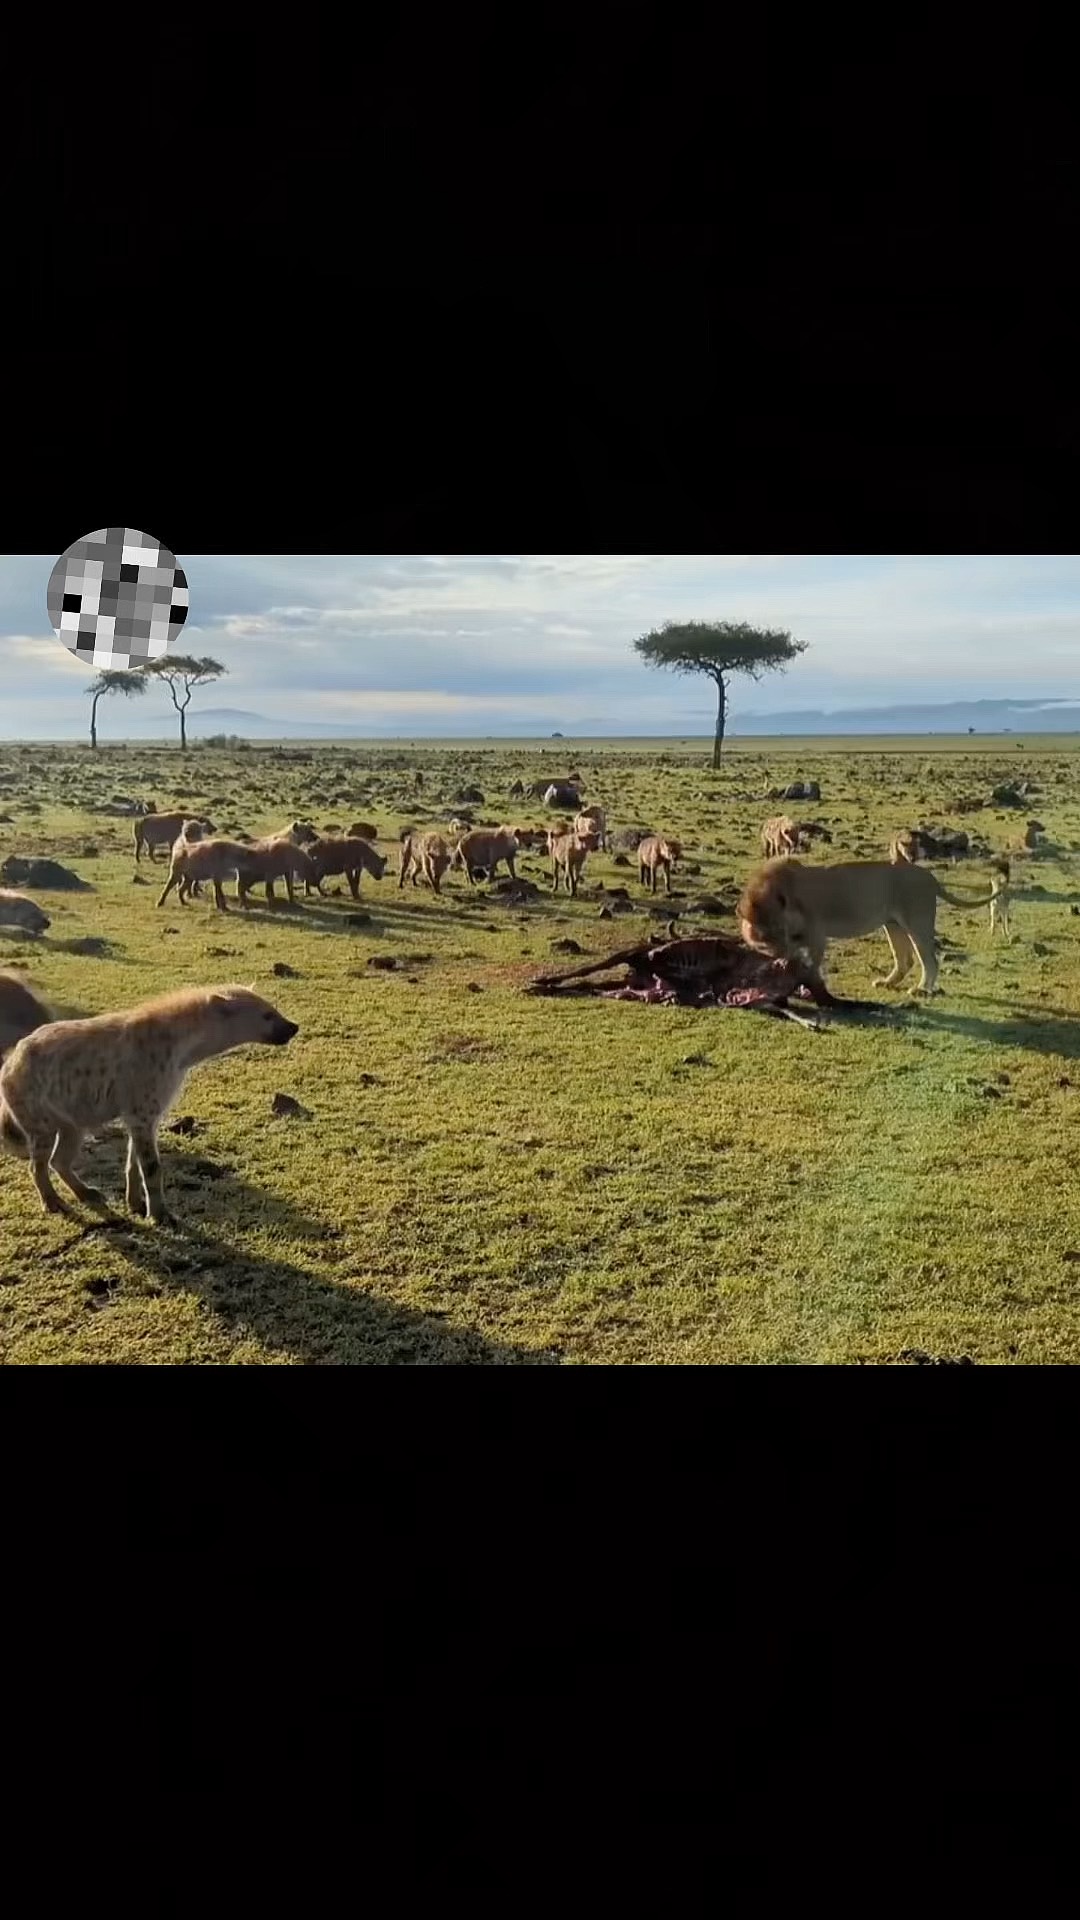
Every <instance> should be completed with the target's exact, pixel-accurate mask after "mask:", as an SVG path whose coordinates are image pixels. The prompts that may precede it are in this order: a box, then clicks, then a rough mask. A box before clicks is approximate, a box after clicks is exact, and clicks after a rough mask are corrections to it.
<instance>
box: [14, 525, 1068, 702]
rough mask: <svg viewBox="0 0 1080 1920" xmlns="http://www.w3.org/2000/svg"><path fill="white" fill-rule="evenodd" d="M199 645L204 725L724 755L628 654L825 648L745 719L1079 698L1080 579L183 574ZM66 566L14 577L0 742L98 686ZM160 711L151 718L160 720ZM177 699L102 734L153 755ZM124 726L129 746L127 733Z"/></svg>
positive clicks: (916, 563) (967, 559)
mask: <svg viewBox="0 0 1080 1920" xmlns="http://www.w3.org/2000/svg"><path fill="white" fill-rule="evenodd" d="M180 557H181V560H182V563H183V565H184V566H185V568H186V571H187V577H188V582H189V586H190V591H191V614H190V618H189V621H188V625H187V627H186V629H185V635H184V640H183V645H184V646H185V648H187V649H189V650H190V651H192V652H196V653H208V654H212V655H214V656H215V657H216V658H218V659H220V660H222V661H224V662H225V664H226V665H227V666H228V669H229V674H228V678H227V679H226V680H225V681H223V682H222V683H220V685H218V686H216V687H211V688H207V689H204V690H202V691H200V692H197V693H196V695H195V698H194V704H193V708H192V711H193V712H194V711H195V710H196V709H197V707H198V706H200V705H201V706H203V707H230V708H239V709H246V710H248V711H250V712H256V713H260V714H263V715H265V716H267V717H268V718H271V719H275V718H277V719H282V718H287V719H290V720H293V721H298V720H303V721H308V722H339V721H341V720H342V719H346V718H347V719H348V720H349V721H350V723H355V724H356V726H357V728H358V730H359V731H361V732H367V733H370V734H372V735H375V734H402V735H404V736H406V737H409V738H415V737H418V736H422V735H435V736H439V735H441V736H447V735H453V734H458V735H473V736H476V735H490V734H513V733H516V734H531V735H533V736H537V735H544V734H547V733H550V732H552V731H553V730H555V729H556V728H557V729H559V730H560V731H563V732H566V733H579V734H605V733H611V734H634V733H637V734H664V733H672V734H687V733H707V732H709V731H711V728H712V722H713V713H714V707H713V699H712V697H711V696H712V689H711V687H710V686H709V684H708V683H707V682H706V683H703V682H699V681H697V680H685V679H679V678H676V677H675V676H673V675H669V674H661V673H652V672H649V671H648V670H647V669H646V668H644V667H643V666H642V665H641V664H640V663H639V662H638V660H637V658H636V656H635V655H634V654H633V653H632V651H631V646H630V643H631V641H632V640H633V639H634V638H635V636H636V635H638V634H640V633H643V632H645V631H647V630H648V629H649V628H650V627H653V626H658V625H659V624H660V623H661V622H662V621H663V620H666V619H667V620H678V619H728V620H749V621H752V622H754V623H756V624H760V625H763V626H770V627H782V628H786V629H788V630H789V631H790V632H791V633H792V634H793V635H794V636H795V637H796V638H797V639H802V640H806V641H807V642H808V643H809V646H808V650H807V652H806V654H805V655H803V657H802V658H801V659H800V660H799V662H798V663H797V664H796V665H795V666H793V667H792V668H790V669H789V670H788V672H787V673H785V674H776V675H771V676H769V677H768V678H767V679H766V680H764V681H763V682H761V683H759V684H758V685H754V684H753V683H751V682H749V681H742V682H736V683H735V687H734V702H733V714H732V718H733V721H734V725H735V727H736V729H737V727H738V722H739V717H740V715H749V714H752V713H782V712H785V711H794V710H805V709H807V708H821V709H826V710H839V709H842V708H844V707H845V706H847V707H851V706H869V705H889V704H891V703H893V702H897V701H904V702H910V701H915V700H918V701H927V702H932V701H939V700H942V701H943V700H951V699H960V698H988V699H994V698H1006V697H1009V696H1012V697H1022V698H1033V697H1042V698H1046V699H1077V698H1080V559H1077V557H1075V556H1059V555H1027V556H1016V555H975V556H970V555H968V556H964V555H948V554H945V555H929V556H926V555H911V556H897V555H880V554H878V555H874V554H872V555H857V556H851V555H815V554H809V555H808V554H752V555H746V554H730V555H721V556H716V555H698V554H524V555H522V554H466V555H452V556H447V555H440V554H420V555H357V554H238V555H224V554H183V555H181V556H180ZM55 559H56V555H55V554H51V555H44V556H43V555H31V556H26V555H18V556H10V555H9V556H7V557H3V558H0V736H3V737H6V738H9V739H12V738H54V739H55V738H61V737H67V736H69V735H82V734H84V733H85V732H86V728H87V701H86V697H85V687H86V684H87V682H88V679H89V677H90V672H91V669H90V668H89V667H88V666H86V665H84V663H83V662H81V661H79V660H77V659H76V658H75V657H74V656H73V655H72V654H70V653H68V652H67V650H66V649H65V648H64V647H62V646H61V644H60V642H59V641H58V640H57V639H56V638H55V636H54V635H53V633H52V631H51V628H50V626H49V620H48V615H47V613H46V607H45V593H46V587H47V584H48V578H49V574H50V571H51V569H52V566H53V564H54V562H55ZM151 702H154V703H155V704H154V707H153V708H152V707H151ZM159 706H160V709H161V712H160V719H161V724H162V728H163V730H164V729H170V730H171V725H172V724H173V716H172V711H171V708H169V707H168V705H167V701H166V697H165V694H164V691H163V690H162V691H161V692H160V693H159V692H158V691H157V690H154V691H152V692H151V693H150V694H148V695H147V696H146V699H145V702H143V703H140V707H139V708H138V709H136V708H135V706H134V705H132V706H127V705H126V704H125V706H124V707H123V709H122V710H121V711H117V710H115V709H114V710H113V711H111V712H108V713H103V714H102V715H101V722H102V731H103V733H112V734H114V735H115V734H122V733H123V732H124V731H125V730H126V729H130V730H131V731H134V730H135V728H134V724H133V723H134V721H135V715H136V712H137V711H138V714H139V721H140V726H139V731H144V730H145V729H146V727H147V726H148V725H149V724H152V716H153V715H154V714H156V712H157V709H158V707H159ZM125 723H126V726H125Z"/></svg>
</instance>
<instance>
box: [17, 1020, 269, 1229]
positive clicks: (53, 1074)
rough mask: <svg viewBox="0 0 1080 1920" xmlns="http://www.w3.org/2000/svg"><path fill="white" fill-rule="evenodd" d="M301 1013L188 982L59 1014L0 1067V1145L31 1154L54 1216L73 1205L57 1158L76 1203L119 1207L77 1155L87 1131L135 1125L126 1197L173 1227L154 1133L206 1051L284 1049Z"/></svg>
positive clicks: (43, 1195)
mask: <svg viewBox="0 0 1080 1920" xmlns="http://www.w3.org/2000/svg"><path fill="white" fill-rule="evenodd" d="M297 1032H298V1028H297V1025H296V1022H295V1021H293V1020H287V1019H286V1018H285V1016H284V1014H281V1013H279V1012H278V1011H277V1008H276V1007H272V1006H271V1005H270V1003H269V1001H268V1000H263V999H261V998H260V997H259V995H258V994H257V993H253V992H251V990H250V989H249V988H247V987H233V986H227V987H182V988H181V989H180V990H179V991H178V992H176V993H168V994H164V995H162V996H161V997H160V998H158V999H154V1000H147V1001H144V1002H143V1003H142V1005H141V1006H137V1007H131V1008H129V1009H128V1010H127V1011H126V1012H124V1013H104V1014H97V1015H95V1016H94V1017H93V1018H92V1019H88V1020H53V1021H50V1022H49V1023H48V1024H47V1025H44V1026H39V1027H37V1028H36V1029H35V1030H34V1031H33V1032H32V1033H29V1034H27V1035H26V1037H25V1038H24V1039H22V1040H20V1041H19V1042H18V1044H17V1046H15V1047H14V1048H13V1050H12V1051H11V1053H10V1054H8V1056H7V1058H6V1059H5V1061H4V1064H3V1066H2V1067H0V1145H3V1146H4V1147H5V1148H6V1149H7V1151H8V1152H11V1153H16V1154H19V1155H20V1156H21V1157H22V1158H25V1159H28V1160H29V1161H30V1170H31V1174H32V1176H33V1181H34V1185H35V1187H36V1188H37V1190H38V1193H39V1194H40V1196H41V1203H42V1206H43V1208H44V1210H45V1212H46V1213H68V1212H70V1208H69V1207H68V1206H67V1205H66V1203H65V1202H64V1201H63V1200H62V1199H61V1197H60V1195H59V1194H58V1193H57V1191H56V1188H55V1187H54V1186H53V1184H52V1181H51V1180H50V1178H49V1171H50V1167H51V1169H52V1171H53V1172H54V1173H56V1174H58V1175H59V1177H60V1179H61V1180H62V1181H63V1183H64V1185H65V1186H66V1187H67V1188H68V1189H69V1190H70V1192H72V1193H73V1194H74V1195H75V1198H76V1199H77V1200H81V1201H83V1202H84V1203H85V1204H86V1205H87V1206H90V1207H93V1208H94V1209H95V1210H96V1211H97V1212H99V1213H103V1214H111V1208H110V1206H109V1202H108V1201H107V1200H106V1198H105V1195H104V1194H103V1193H102V1192H101V1191H100V1190H99V1189H98V1188H97V1187H90V1186H87V1184H86V1182H85V1181H84V1180H82V1179H80V1177H79V1175H78V1174H77V1173H76V1171H75V1166H74V1161H75V1158H76V1155H77V1154H78V1151H79V1148H80V1146H81V1145H82V1142H83V1140H84V1138H85V1136H86V1135H87V1134H88V1133H90V1132H96V1131H97V1130H99V1129H100V1128H102V1127H106V1126H108V1125H109V1123H110V1122H111V1121H114V1120H119V1121H121V1122H122V1124H123V1125H124V1127H125V1128H126V1129H127V1135H128V1155H127V1169H126V1179H125V1184H126V1193H127V1204H128V1206H129V1207H130V1209H131V1211H132V1212H133V1213H136V1214H142V1213H144V1212H145V1213H146V1214H148V1215H149V1217H150V1218H151V1220H154V1221H157V1222H159V1223H160V1224H162V1225H175V1224H176V1223H175V1221H173V1219H172V1216H171V1215H170V1213H169V1211H168V1208H167V1207H166V1204H165V1195H164V1189H163V1185H162V1177H161V1161H160V1159H159V1157H158V1149H157V1135H158V1129H159V1127H160V1125H161V1121H162V1118H163V1116H164V1114H165V1113H166V1112H167V1111H168V1108H169V1107H170V1106H171V1104H172V1102H173V1101H174V1100H175V1098H176V1096H177V1094H178V1093H179V1091H180V1089H181V1087H182V1086H183V1084H184V1080H185V1079H186V1077H187V1074H188V1072H189V1070H190V1069H191V1068H192V1067H193V1066H195V1065H196V1064H197V1063H198V1062H199V1061H200V1060H209V1059H211V1058H212V1057H213V1056H214V1055H215V1054H219V1053H228V1052H230V1051H231V1050H232V1049H233V1048H234V1047H242V1046H248V1045H251V1044H253V1043H255V1042H262V1043H264V1044H266V1045H269V1046H278V1047H280V1046H285V1045H287V1043H288V1042H289V1041H290V1040H291V1039H292V1038H293V1036H294V1034H296V1033H297Z"/></svg>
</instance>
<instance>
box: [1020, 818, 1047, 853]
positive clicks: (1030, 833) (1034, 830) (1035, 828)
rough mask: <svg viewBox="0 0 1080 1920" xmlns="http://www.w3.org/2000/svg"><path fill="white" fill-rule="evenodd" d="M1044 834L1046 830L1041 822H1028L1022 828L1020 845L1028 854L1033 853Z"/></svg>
mask: <svg viewBox="0 0 1080 1920" xmlns="http://www.w3.org/2000/svg"><path fill="white" fill-rule="evenodd" d="M1045 832H1046V828H1045V827H1044V826H1043V823H1042V821H1041V820H1029V821H1028V823H1027V825H1026V827H1025V828H1024V832H1023V835H1022V839H1021V845H1022V846H1023V847H1024V849H1025V850H1026V851H1027V852H1028V853H1033V852H1034V850H1035V848H1036V847H1037V846H1038V844H1039V841H1040V840H1041V839H1042V836H1043V834H1044V833H1045Z"/></svg>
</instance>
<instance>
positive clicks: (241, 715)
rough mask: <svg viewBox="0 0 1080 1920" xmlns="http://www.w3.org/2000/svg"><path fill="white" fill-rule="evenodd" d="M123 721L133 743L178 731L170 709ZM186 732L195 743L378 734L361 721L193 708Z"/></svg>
mask: <svg viewBox="0 0 1080 1920" xmlns="http://www.w3.org/2000/svg"><path fill="white" fill-rule="evenodd" d="M124 722H125V725H124V732H125V734H126V736H127V737H128V738H129V739H131V740H135V739H139V740H146V739H155V740H157V739H160V738H163V737H166V736H167V737H169V738H171V737H172V735H173V734H174V733H175V732H176V716H175V715H174V714H173V713H171V712H170V711H169V710H168V709H166V711H165V713H164V714H162V715H161V717H160V719H159V718H157V717H156V716H155V718H154V719H153V720H144V719H143V717H142V715H141V714H140V715H139V717H138V719H137V720H136V718H135V716H134V715H133V714H127V713H126V714H125V715H124ZM187 730H188V737H189V739H192V740H196V739H199V738H201V737H205V735H206V734H208V733H235V734H239V735H240V737H241V739H243V740H285V739H303V740H324V739H331V738H333V739H337V740H355V739H363V738H364V737H365V735H366V736H368V737H369V738H370V736H371V734H372V733H373V732H374V731H376V729H373V728H372V727H371V725H370V724H368V725H367V726H366V727H365V726H364V725H363V724H362V723H360V722H357V723H356V724H354V725H352V726H350V725H349V724H348V723H347V722H344V723H343V722H341V721H333V720H274V719H269V718H268V717H267V715H266V714H265V713H249V712H248V711H247V710H246V708H244V707H191V708H189V710H188V718H187Z"/></svg>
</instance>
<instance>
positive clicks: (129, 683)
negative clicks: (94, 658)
mask: <svg viewBox="0 0 1080 1920" xmlns="http://www.w3.org/2000/svg"><path fill="white" fill-rule="evenodd" d="M86 691H87V693H88V694H89V695H90V745H91V747H92V748H94V749H95V750H96V748H97V710H98V701H99V700H102V699H104V697H105V695H106V694H107V693H122V694H123V695H124V696H125V698H126V699H128V700H130V699H131V696H132V694H135V693H145V692H146V675H145V673H144V672H143V671H142V669H141V668H139V667H102V669H101V672H100V673H98V674H95V675H94V678H93V679H92V680H91V682H90V685H89V686H88V687H87V689H86Z"/></svg>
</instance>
